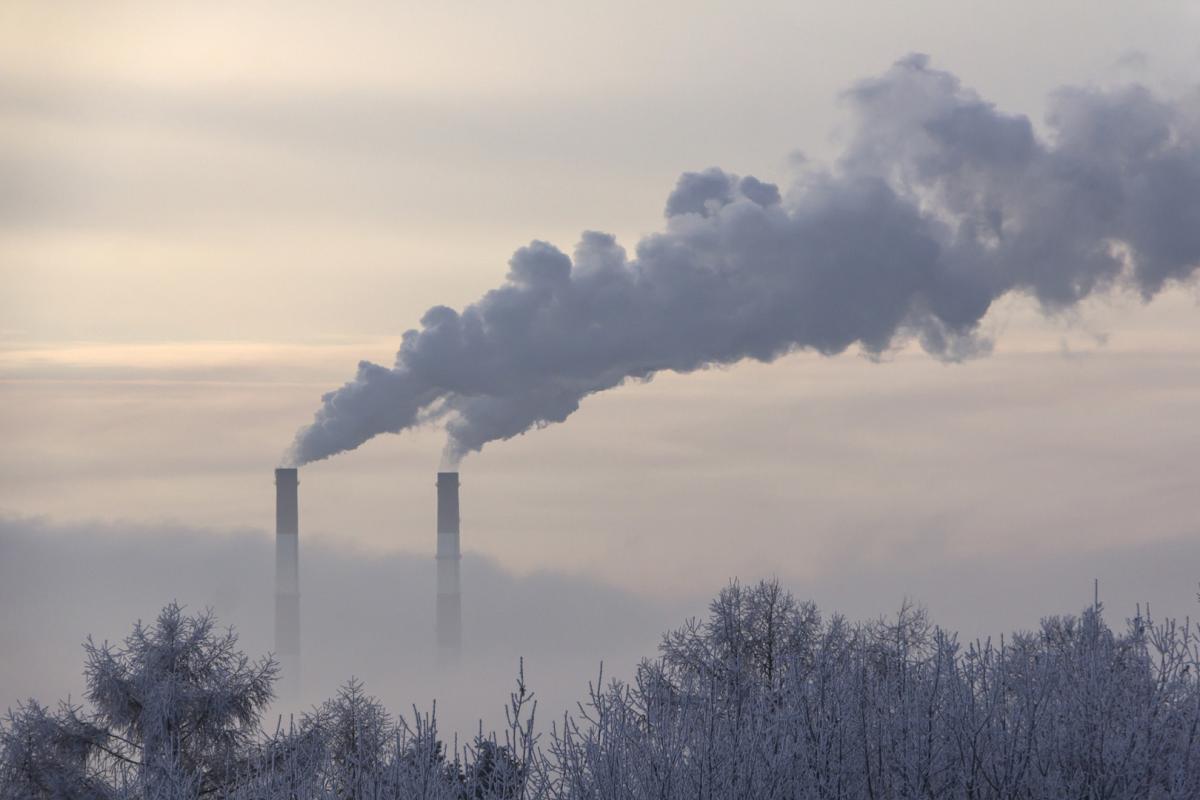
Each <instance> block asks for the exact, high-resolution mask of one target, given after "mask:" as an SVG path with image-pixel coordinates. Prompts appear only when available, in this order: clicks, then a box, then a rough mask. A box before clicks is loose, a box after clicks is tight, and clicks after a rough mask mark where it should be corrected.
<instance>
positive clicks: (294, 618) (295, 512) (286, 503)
mask: <svg viewBox="0 0 1200 800" xmlns="http://www.w3.org/2000/svg"><path fill="white" fill-rule="evenodd" d="M299 486H300V479H299V476H298V474H297V470H296V469H294V468H282V467H281V468H279V469H277V470H275V654H276V657H277V658H278V659H279V665H280V667H281V669H282V671H283V674H282V676H281V679H280V696H281V697H282V698H283V699H285V700H295V699H296V696H297V695H298V693H299V692H298V689H299V686H300V504H299Z"/></svg>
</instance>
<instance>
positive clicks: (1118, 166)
mask: <svg viewBox="0 0 1200 800" xmlns="http://www.w3.org/2000/svg"><path fill="white" fill-rule="evenodd" d="M846 98H847V101H848V103H849V105H850V107H851V110H852V113H853V118H854V123H855V124H854V128H853V133H852V135H851V136H850V138H849V140H848V142H847V146H846V148H845V151H844V152H843V154H842V156H841V157H840V158H839V159H838V160H837V162H836V163H835V164H833V165H832V166H831V167H829V168H825V169H817V168H811V169H809V170H808V171H807V172H806V173H805V174H804V175H803V177H802V178H800V179H799V180H798V181H797V182H796V184H795V185H793V186H792V187H791V188H790V189H789V190H788V192H787V194H786V197H784V196H781V194H780V192H779V189H778V188H777V187H776V186H773V185H771V184H769V183H764V182H762V181H759V180H757V179H755V178H753V177H742V178H739V177H738V176H736V175H732V174H729V173H726V172H724V171H722V170H720V169H715V168H714V169H709V170H706V171H704V172H700V173H687V174H685V175H683V176H682V177H681V178H680V179H679V182H678V184H677V185H676V187H675V190H674V191H673V192H672V193H671V195H670V197H669V198H668V199H667V205H666V229H665V230H664V231H663V232H661V233H657V234H653V235H651V236H648V237H646V238H645V239H643V240H642V241H641V242H639V243H638V246H637V252H636V256H635V257H634V258H629V257H628V255H627V254H626V252H625V250H624V249H623V248H621V247H620V246H619V245H618V244H617V242H616V241H615V240H614V238H613V237H612V236H610V235H608V234H604V233H597V232H591V231H589V232H585V233H584V234H583V236H582V238H581V240H580V242H579V244H578V245H577V246H576V248H575V253H574V256H573V257H569V256H567V255H566V254H565V253H563V252H561V251H560V250H558V249H557V248H555V247H554V246H553V245H550V244H547V243H545V242H540V241H535V242H533V243H532V244H530V245H529V246H527V247H523V248H521V249H520V250H518V251H517V252H516V253H515V254H514V255H513V257H512V259H511V260H510V261H509V273H508V276H507V280H506V282H505V283H504V284H503V285H502V286H500V287H499V288H497V289H493V290H492V291H490V292H488V293H487V294H486V295H484V297H483V298H481V299H480V300H479V301H477V302H475V303H473V304H471V305H469V306H467V307H466V308H464V309H463V310H462V311H455V310H454V309H452V308H448V307H445V306H436V307H434V308H431V309H430V310H429V311H428V312H426V313H425V315H424V316H423V317H422V318H421V328H420V329H419V330H418V329H413V330H410V331H408V332H407V333H405V334H404V337H403V341H402V343H401V346H400V351H399V352H398V353H397V355H396V361H395V364H394V365H393V366H392V367H384V366H380V365H377V364H372V363H369V362H365V361H364V362H362V363H360V364H359V368H358V374H357V375H356V376H355V377H354V380H352V381H350V382H349V383H347V384H345V385H344V386H342V387H341V388H340V389H337V390H336V391H333V392H330V393H328V394H326V395H325V396H324V398H323V402H322V406H321V408H320V409H319V410H318V411H317V413H316V416H315V418H314V420H313V422H312V424H311V425H308V426H306V427H304V428H303V429H301V430H300V431H299V432H298V433H297V436H296V440H295V442H294V443H293V445H292V449H291V458H290V460H291V461H292V462H293V463H297V464H303V463H306V462H309V461H313V460H316V459H321V458H326V457H328V456H331V455H333V454H335V453H339V452H342V451H344V450H350V449H353V448H355V447H357V446H358V445H360V444H362V443H363V442H365V441H367V440H368V439H370V438H372V437H373V436H375V435H377V434H380V433H397V432H400V431H403V430H405V429H406V428H409V427H412V426H413V425H415V424H418V423H420V422H424V421H430V420H433V421H442V422H444V423H445V426H446V430H447V434H448V442H447V446H446V457H447V461H448V462H449V463H456V462H457V461H458V460H459V459H461V458H462V456H464V455H465V454H467V453H470V452H473V451H476V450H479V449H480V448H482V447H483V446H484V445H485V444H487V443H488V442H492V441H496V440H498V439H508V438H511V437H513V436H516V435H518V434H521V433H524V432H526V431H528V430H530V429H531V428H534V427H540V426H544V425H549V424H551V423H554V422H562V421H563V420H565V419H566V418H567V417H568V416H570V415H571V413H572V412H574V411H575V410H576V409H577V408H578V407H579V403H580V401H581V400H582V399H583V398H584V397H586V396H587V395H589V394H592V393H594V392H600V391H603V390H605V389H610V388H612V387H614V386H618V385H620V384H621V383H622V382H624V381H625V380H627V379H630V378H634V379H638V378H647V377H649V376H651V375H653V374H654V373H656V372H658V371H660V370H674V371H676V372H689V371H691V370H695V369H697V368H700V367H703V366H706V365H709V364H727V363H732V362H736V361H739V360H741V359H744V358H753V359H757V360H760V361H771V360H773V359H775V358H777V357H779V356H780V355H782V354H784V353H787V352H790V351H793V350H796V349H799V348H811V349H814V350H817V351H819V352H821V353H824V354H835V353H840V352H842V351H843V350H845V349H846V348H848V347H850V346H852V345H855V344H857V345H858V346H860V347H861V348H863V349H864V350H866V351H867V352H869V353H880V352H882V351H885V350H887V349H888V348H890V347H894V346H896V345H897V344H898V343H900V342H902V341H904V340H906V339H908V338H910V337H916V338H917V339H918V340H919V341H920V343H921V345H922V346H923V347H924V348H925V349H926V350H927V351H928V352H929V353H931V354H933V355H934V356H936V357H938V358H943V359H960V358H964V357H967V356H970V355H973V354H977V353H981V352H986V351H987V349H988V347H989V343H988V342H986V341H984V340H983V339H982V338H981V337H980V336H979V333H978V326H979V322H980V320H981V319H982V317H983V315H984V314H985V313H986V312H987V310H988V308H989V306H990V305H991V304H992V303H993V302H994V301H996V300H997V299H998V298H1000V297H1001V296H1003V295H1005V294H1007V293H1010V292H1019V293H1027V294H1031V295H1033V296H1034V297H1036V298H1037V300H1038V301H1040V303H1041V304H1042V305H1043V307H1044V308H1046V309H1047V310H1057V309H1061V308H1063V307H1066V306H1070V305H1072V304H1074V303H1077V302H1079V301H1080V300H1081V299H1083V298H1085V297H1087V296H1088V295H1090V294H1093V293H1095V292H1099V291H1104V290H1107V289H1109V288H1111V287H1113V286H1116V285H1131V286H1133V287H1135V288H1136V289H1137V290H1139V291H1140V292H1141V293H1142V295H1143V296H1144V297H1146V298H1149V297H1151V296H1153V295H1154V294H1155V293H1157V292H1158V291H1159V290H1160V289H1162V288H1163V286H1164V285H1166V284H1168V283H1170V282H1171V281H1181V280H1186V279H1188V278H1190V277H1191V276H1192V274H1193V273H1194V271H1195V270H1196V268H1197V266H1198V265H1200V113H1198V109H1200V102H1198V98H1200V94H1197V93H1193V94H1191V95H1189V96H1187V97H1184V98H1175V99H1164V98H1161V97H1158V96H1156V95H1155V94H1154V93H1152V92H1151V91H1150V90H1148V89H1146V88H1144V87H1140V86H1127V87H1122V88H1118V89H1111V90H1098V89H1064V90H1061V91H1059V92H1057V93H1056V94H1055V95H1054V96H1053V97H1052V102H1051V111H1050V113H1049V116H1048V119H1047V121H1046V122H1047V127H1048V131H1049V135H1048V136H1047V137H1045V138H1044V139H1040V138H1039V137H1038V136H1037V135H1036V134H1035V132H1034V129H1033V126H1032V125H1031V123H1030V121H1029V119H1028V118H1027V117H1024V116H1020V115H1007V114H1003V113H1001V112H999V111H997V110H996V108H995V107H994V106H992V105H991V104H990V103H987V102H985V101H984V100H982V99H981V98H980V97H978V96H977V95H976V94H975V93H974V92H972V91H970V90H968V89H965V88H963V87H962V85H961V84H960V83H959V81H958V80H957V78H955V77H954V76H953V75H951V74H949V73H947V72H942V71H938V70H934V69H931V68H930V67H929V66H928V63H927V59H926V58H925V57H923V56H910V57H908V58H905V59H904V60H902V61H900V62H898V63H897V64H895V65H894V66H893V67H892V68H891V69H889V70H888V71H887V72H885V73H884V74H883V75H882V76H880V77H878V78H875V79H872V80H867V81H863V82H861V83H859V84H857V85H856V86H854V87H853V88H851V89H850V90H849V91H848V92H847V93H846Z"/></svg>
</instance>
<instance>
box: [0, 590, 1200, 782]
mask: <svg viewBox="0 0 1200 800" xmlns="http://www.w3.org/2000/svg"><path fill="white" fill-rule="evenodd" d="M1198 633H1200V630H1198V629H1197V627H1196V626H1195V625H1193V624H1192V623H1190V622H1186V623H1184V624H1177V623H1175V622H1171V621H1165V622H1154V621H1153V620H1151V619H1150V618H1149V615H1148V614H1146V615H1143V614H1141V613H1140V611H1139V613H1138V614H1137V615H1136V616H1135V617H1134V618H1133V619H1131V620H1128V621H1127V624H1126V626H1125V627H1124V629H1123V630H1117V629H1113V628H1110V627H1109V626H1108V625H1107V624H1106V623H1105V621H1104V616H1103V609H1102V608H1101V607H1100V606H1099V605H1098V604H1097V605H1096V606H1094V607H1092V608H1089V609H1087V610H1085V611H1084V612H1083V613H1082V614H1081V615H1080V616H1078V617H1048V618H1046V619H1045V620H1044V621H1043V622H1042V624H1041V626H1040V627H1039V628H1038V629H1037V630H1036V631H1033V632H1026V633H1019V634H1016V635H1013V636H1009V637H1003V638H1001V639H1000V641H999V642H998V643H993V642H992V641H976V642H969V643H966V644H965V645H964V644H960V643H959V642H958V641H957V639H956V638H955V637H954V636H953V635H952V634H950V633H948V632H946V631H943V630H941V629H939V628H937V627H936V626H935V625H933V624H932V622H931V621H930V620H929V619H928V617H927V615H926V614H925V612H924V611H922V610H921V609H919V608H915V607H913V606H911V605H909V604H905V605H903V606H902V607H901V609H900V611H899V612H898V613H897V614H896V615H895V616H893V617H890V618H887V619H878V620H875V621H872V622H868V623H863V624H857V625H854V624H850V623H848V622H847V621H846V620H845V619H843V618H841V617H838V616H830V617H828V618H823V617H822V616H821V615H820V614H819V613H818V612H817V609H816V607H815V606H813V605H812V604H809V603H801V602H798V601H796V600H795V598H793V597H792V596H791V595H790V594H789V593H788V592H787V591H785V590H784V589H783V588H782V587H781V586H780V585H779V584H778V583H777V582H774V581H768V582H762V583H759V584H755V585H752V586H743V585H740V584H737V583H734V584H732V585H730V586H729V587H727V588H726V589H725V590H724V591H722V592H721V593H720V594H719V595H718V596H717V597H716V598H715V599H714V601H713V603H712V604H711V606H710V609H709V614H708V616H707V617H706V618H705V619H703V620H691V621H689V622H687V623H686V624H685V625H683V626H682V627H681V628H679V629H678V630H676V631H673V632H671V633H668V634H667V635H666V636H665V637H664V638H663V641H662V645H661V651H660V654H659V656H658V657H657V658H654V659H647V660H646V661H644V662H643V663H642V664H641V665H640V667H639V668H638V670H637V671H636V673H635V675H634V676H633V678H632V679H631V680H630V681H628V682H624V681H608V682H607V683H606V682H605V681H604V679H603V673H601V678H600V679H598V680H597V681H596V682H595V683H594V684H591V686H590V690H589V693H588V698H587V699H586V701H585V702H584V703H582V704H580V706H579V710H578V712H577V713H574V714H568V715H566V716H564V717H563V718H562V719H561V720H559V721H556V722H555V723H554V724H553V725H552V726H551V728H550V730H549V731H548V733H547V736H546V738H545V740H544V742H543V741H541V740H539V737H538V734H537V733H536V730H535V727H534V718H535V714H534V711H535V708H536V706H535V704H534V702H533V697H532V694H531V693H530V692H529V691H528V690H527V688H526V687H525V683H524V679H523V669H522V670H521V671H520V672H519V673H518V681H517V689H516V691H514V692H513V693H512V695H511V696H510V698H509V704H508V706H507V712H508V713H507V726H506V727H505V728H504V729H502V730H501V731H500V732H499V733H492V734H487V735H485V734H484V732H483V731H482V730H480V731H479V733H478V735H477V736H476V737H475V738H474V739H473V740H472V741H471V743H470V744H468V745H466V746H464V747H462V748H461V749H459V748H458V747H457V746H455V747H453V748H450V749H447V748H446V746H445V745H444V744H443V741H442V739H441V738H440V736H439V733H438V727H437V716H436V707H435V709H434V710H433V711H431V712H428V713H420V712H418V711H417V710H416V709H415V708H414V709H413V713H412V715H411V716H410V717H405V716H396V717H392V716H391V715H389V714H388V713H387V712H386V711H385V709H384V708H383V706H382V704H381V703H379V701H378V700H376V699H375V698H373V697H371V696H370V695H369V694H367V692H366V690H365V688H364V687H363V686H362V685H361V684H360V683H358V682H357V681H354V680H351V681H350V682H349V683H347V684H346V685H345V686H344V687H343V688H342V689H341V691H340V692H339V693H338V696H337V697H335V698H334V699H332V700H330V701H328V702H326V703H324V704H322V705H320V706H318V707H316V708H314V709H313V710H312V711H311V712H310V713H307V714H303V715H301V716H300V717H299V718H298V719H290V720H289V721H288V723H287V724H286V725H284V724H282V722H281V723H280V724H279V725H278V726H277V727H276V729H275V730H274V731H273V732H264V731H261V730H260V729H259V728H258V722H259V715H260V713H261V711H262V709H263V706H264V705H265V703H266V702H267V701H268V700H269V698H270V684H271V681H272V680H273V678H274V676H275V667H274V664H273V663H272V662H271V661H270V660H269V659H262V660H259V661H253V662H252V661H250V660H249V659H248V658H247V657H246V656H244V655H243V654H242V653H240V652H239V651H238V650H237V648H236V639H235V638H234V637H233V634H232V633H231V632H221V631H218V630H217V629H216V628H215V625H214V623H213V620H212V618H211V616H210V615H207V614H201V615H199V616H196V617H188V616H186V615H184V614H183V613H182V611H181V610H180V609H179V608H178V607H177V606H168V607H167V608H166V609H164V611H163V613H162V614H161V615H160V616H159V618H158V620H157V621H156V622H155V624H154V625H152V626H149V627H146V626H142V625H140V624H139V625H138V626H136V627H135V628H134V631H133V633H132V634H131V636H130V637H129V638H128V639H126V641H125V643H124V645H123V646H122V647H120V648H111V647H108V646H107V645H105V646H101V647H97V646H95V645H94V644H92V643H90V642H89V643H88V645H87V678H88V693H87V698H88V700H89V701H90V703H91V708H90V709H84V708H81V707H77V706H71V705H63V706H61V707H60V708H59V709H58V711H57V712H51V711H49V710H48V709H46V708H44V707H43V706H41V705H38V704H37V703H35V702H32V701H31V702H29V703H27V704H25V705H22V706H20V707H18V708H17V709H16V710H15V711H10V712H9V714H8V716H7V717H6V718H5V719H4V720H3V721H0V800H16V798H22V799H24V798H38V799H39V800H51V799H53V800H75V799H79V800H133V798H138V799H139V800H145V799H149V800H184V799H185V798H186V799H188V800H198V798H209V797H211V798H219V800H285V799H286V800H401V799H403V800H408V799H409V798H422V800H626V799H627V800H641V799H642V798H658V799H660V800H709V799H710V798H755V800H758V799H759V798H762V799H763V800H771V799H772V798H779V799H780V800H782V799H783V798H787V799H788V800H808V799H809V798H811V799H812V800H909V799H910V798H928V799H929V800H1015V799H1018V798H1019V799H1023V800H1024V799H1028V800H1058V798H1073V799H1078V800H1126V799H1128V800H1134V799H1137V800H1184V799H1185V798H1186V799H1187V800H1195V798H1198V797H1200V676H1198V672H1200V645H1198V639H1197V634H1198Z"/></svg>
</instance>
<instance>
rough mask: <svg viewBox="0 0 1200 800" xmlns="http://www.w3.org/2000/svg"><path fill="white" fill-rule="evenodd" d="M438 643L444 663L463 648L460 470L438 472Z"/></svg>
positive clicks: (457, 655)
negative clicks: (459, 502)
mask: <svg viewBox="0 0 1200 800" xmlns="http://www.w3.org/2000/svg"><path fill="white" fill-rule="evenodd" d="M437 492H438V510H437V644H438V658H439V660H440V661H441V662H442V663H443V664H453V663H455V662H457V661H458V657H459V652H460V650H461V648H462V597H461V595H460V594H459V574H458V568H459V561H460V559H461V558H462V551H461V550H460V549H459V538H458V536H459V519H458V473H457V472H439V473H438V476H437Z"/></svg>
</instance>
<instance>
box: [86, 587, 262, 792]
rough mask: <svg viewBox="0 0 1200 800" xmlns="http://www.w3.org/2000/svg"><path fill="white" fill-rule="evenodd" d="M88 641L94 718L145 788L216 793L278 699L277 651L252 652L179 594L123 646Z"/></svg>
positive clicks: (113, 754) (88, 675)
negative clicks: (254, 657) (192, 611)
mask: <svg viewBox="0 0 1200 800" xmlns="http://www.w3.org/2000/svg"><path fill="white" fill-rule="evenodd" d="M84 649H85V653H86V664H85V667H84V675H85V677H86V680H87V692H86V696H87V699H88V700H89V701H90V703H91V705H92V708H93V710H94V711H93V714H94V724H95V725H97V726H98V727H100V728H102V729H104V730H105V731H106V732H107V734H108V736H109V737H110V742H111V744H112V750H111V757H112V758H114V759H117V760H119V761H122V762H124V763H127V764H129V765H131V766H133V767H134V770H133V776H132V777H133V779H134V782H135V783H136V784H137V785H138V786H139V787H140V788H141V790H142V791H143V793H144V795H145V796H146V797H148V798H150V797H164V798H166V797H172V798H173V797H193V796H200V795H202V794H212V793H213V792H217V791H220V790H221V789H222V787H225V786H226V785H227V784H228V783H229V782H230V781H231V780H232V779H233V777H234V776H235V775H236V772H237V769H238V765H239V761H240V759H241V757H242V756H243V754H244V753H245V752H246V751H247V749H248V748H249V746H250V744H251V743H252V742H253V741H254V740H255V738H256V736H257V735H258V731H259V720H260V717H261V715H262V713H263V711H264V710H265V709H266V707H267V705H268V704H269V703H270V701H271V698H272V693H271V684H272V682H273V680H274V679H275V676H276V674H277V672H278V667H277V665H276V663H275V661H273V660H272V659H270V658H262V659H259V660H258V661H251V660H250V659H249V658H248V657H247V656H246V655H245V654H244V653H242V652H241V651H240V650H239V649H238V647H237V636H236V635H235V634H234V632H233V631H232V629H229V630H225V631H220V630H218V629H217V628H216V623H215V620H214V618H213V615H212V614H211V613H207V612H206V613H201V614H198V615H196V616H187V615H186V614H184V613H183V609H181V608H180V607H179V606H178V605H177V604H175V603H172V604H170V605H168V606H167V607H166V608H164V609H163V610H162V612H161V613H160V614H159V615H158V618H157V619H156V620H155V621H154V623H153V624H152V625H143V624H142V623H141V622H138V623H137V624H136V625H135V626H134V629H133V632H132V633H131V634H130V635H129V636H128V637H127V638H126V639H125V641H124V644H123V645H122V646H119V647H113V646H110V645H109V644H108V643H104V644H102V645H96V644H95V643H94V642H92V640H91V639H90V638H89V640H88V641H87V643H86V644H85V645H84Z"/></svg>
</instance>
